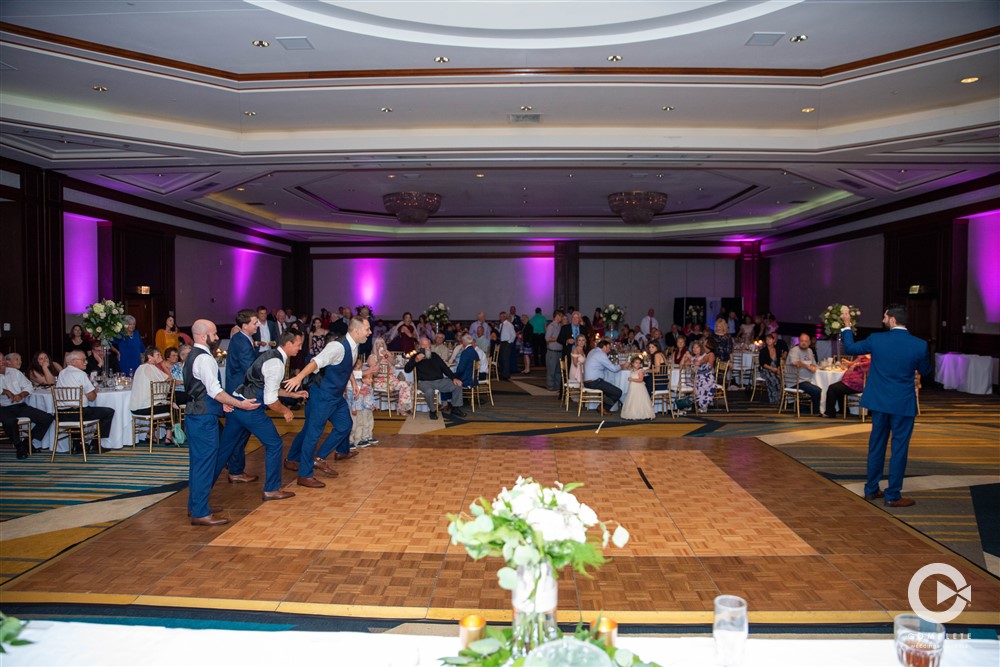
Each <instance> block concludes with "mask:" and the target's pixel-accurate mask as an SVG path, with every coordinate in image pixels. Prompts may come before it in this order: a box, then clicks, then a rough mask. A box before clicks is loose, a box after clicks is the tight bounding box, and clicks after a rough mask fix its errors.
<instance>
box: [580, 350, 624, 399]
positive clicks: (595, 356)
mask: <svg viewBox="0 0 1000 667" xmlns="http://www.w3.org/2000/svg"><path fill="white" fill-rule="evenodd" d="M610 349H611V341H610V340H608V339H607V338H602V339H601V340H599V341H597V346H596V347H594V349H593V350H591V351H590V352H588V353H587V358H586V360H584V362H583V386H585V387H586V388H587V389H600V390H601V391H603V392H604V408H605V409H606V410H608V411H611V410H613V409H614V407H615V405H616V404H617V403H618V402H619V401H620V400H621V397H622V390H621V389H619V388H618V387H616V386H615V385H613V384H611V383H610V382H608V381H607V380H605V379H604V371H608V372H611V373H617V372H618V371H620V370H621V368H620V367H618V366H615V365H614V364H613V363H611V360H610V359H608V350H610Z"/></svg>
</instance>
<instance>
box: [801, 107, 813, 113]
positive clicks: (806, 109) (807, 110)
mask: <svg viewBox="0 0 1000 667" xmlns="http://www.w3.org/2000/svg"><path fill="white" fill-rule="evenodd" d="M813 111H816V107H802V113H812V112H813Z"/></svg>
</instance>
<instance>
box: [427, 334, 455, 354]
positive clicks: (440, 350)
mask: <svg viewBox="0 0 1000 667" xmlns="http://www.w3.org/2000/svg"><path fill="white" fill-rule="evenodd" d="M431 351H432V352H434V354H436V355H438V356H439V357H441V358H442V359H447V358H448V357H449V355H450V354H451V350H449V349H448V346H447V345H445V344H444V334H443V333H440V332H439V333H436V334H434V344H433V345H431Z"/></svg>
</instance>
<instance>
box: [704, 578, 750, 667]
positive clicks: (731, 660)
mask: <svg viewBox="0 0 1000 667" xmlns="http://www.w3.org/2000/svg"><path fill="white" fill-rule="evenodd" d="M749 631H750V627H749V624H748V622H747V601H746V600H744V599H743V598H741V597H737V596H735V595H720V596H719V597H717V598H715V622H714V623H713V624H712V636H713V637H714V638H715V657H716V662H717V663H718V664H719V665H721V667H739V665H740V663H742V662H743V649H744V647H745V646H746V642H747V634H748V633H749Z"/></svg>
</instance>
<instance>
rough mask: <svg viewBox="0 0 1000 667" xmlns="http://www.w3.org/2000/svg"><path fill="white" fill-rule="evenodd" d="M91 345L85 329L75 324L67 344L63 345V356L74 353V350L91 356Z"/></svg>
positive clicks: (68, 336)
mask: <svg viewBox="0 0 1000 667" xmlns="http://www.w3.org/2000/svg"><path fill="white" fill-rule="evenodd" d="M90 343H91V341H90V339H88V338H87V336H86V335H85V334H84V333H83V327H81V326H80V325H79V324H74V325H73V326H72V327H70V329H69V334H68V335H67V336H66V344H65V345H63V354H66V353H67V352H72V351H73V350H80V351H81V352H83V353H84V354H90V347H91V345H90ZM56 375H58V373H56Z"/></svg>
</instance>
